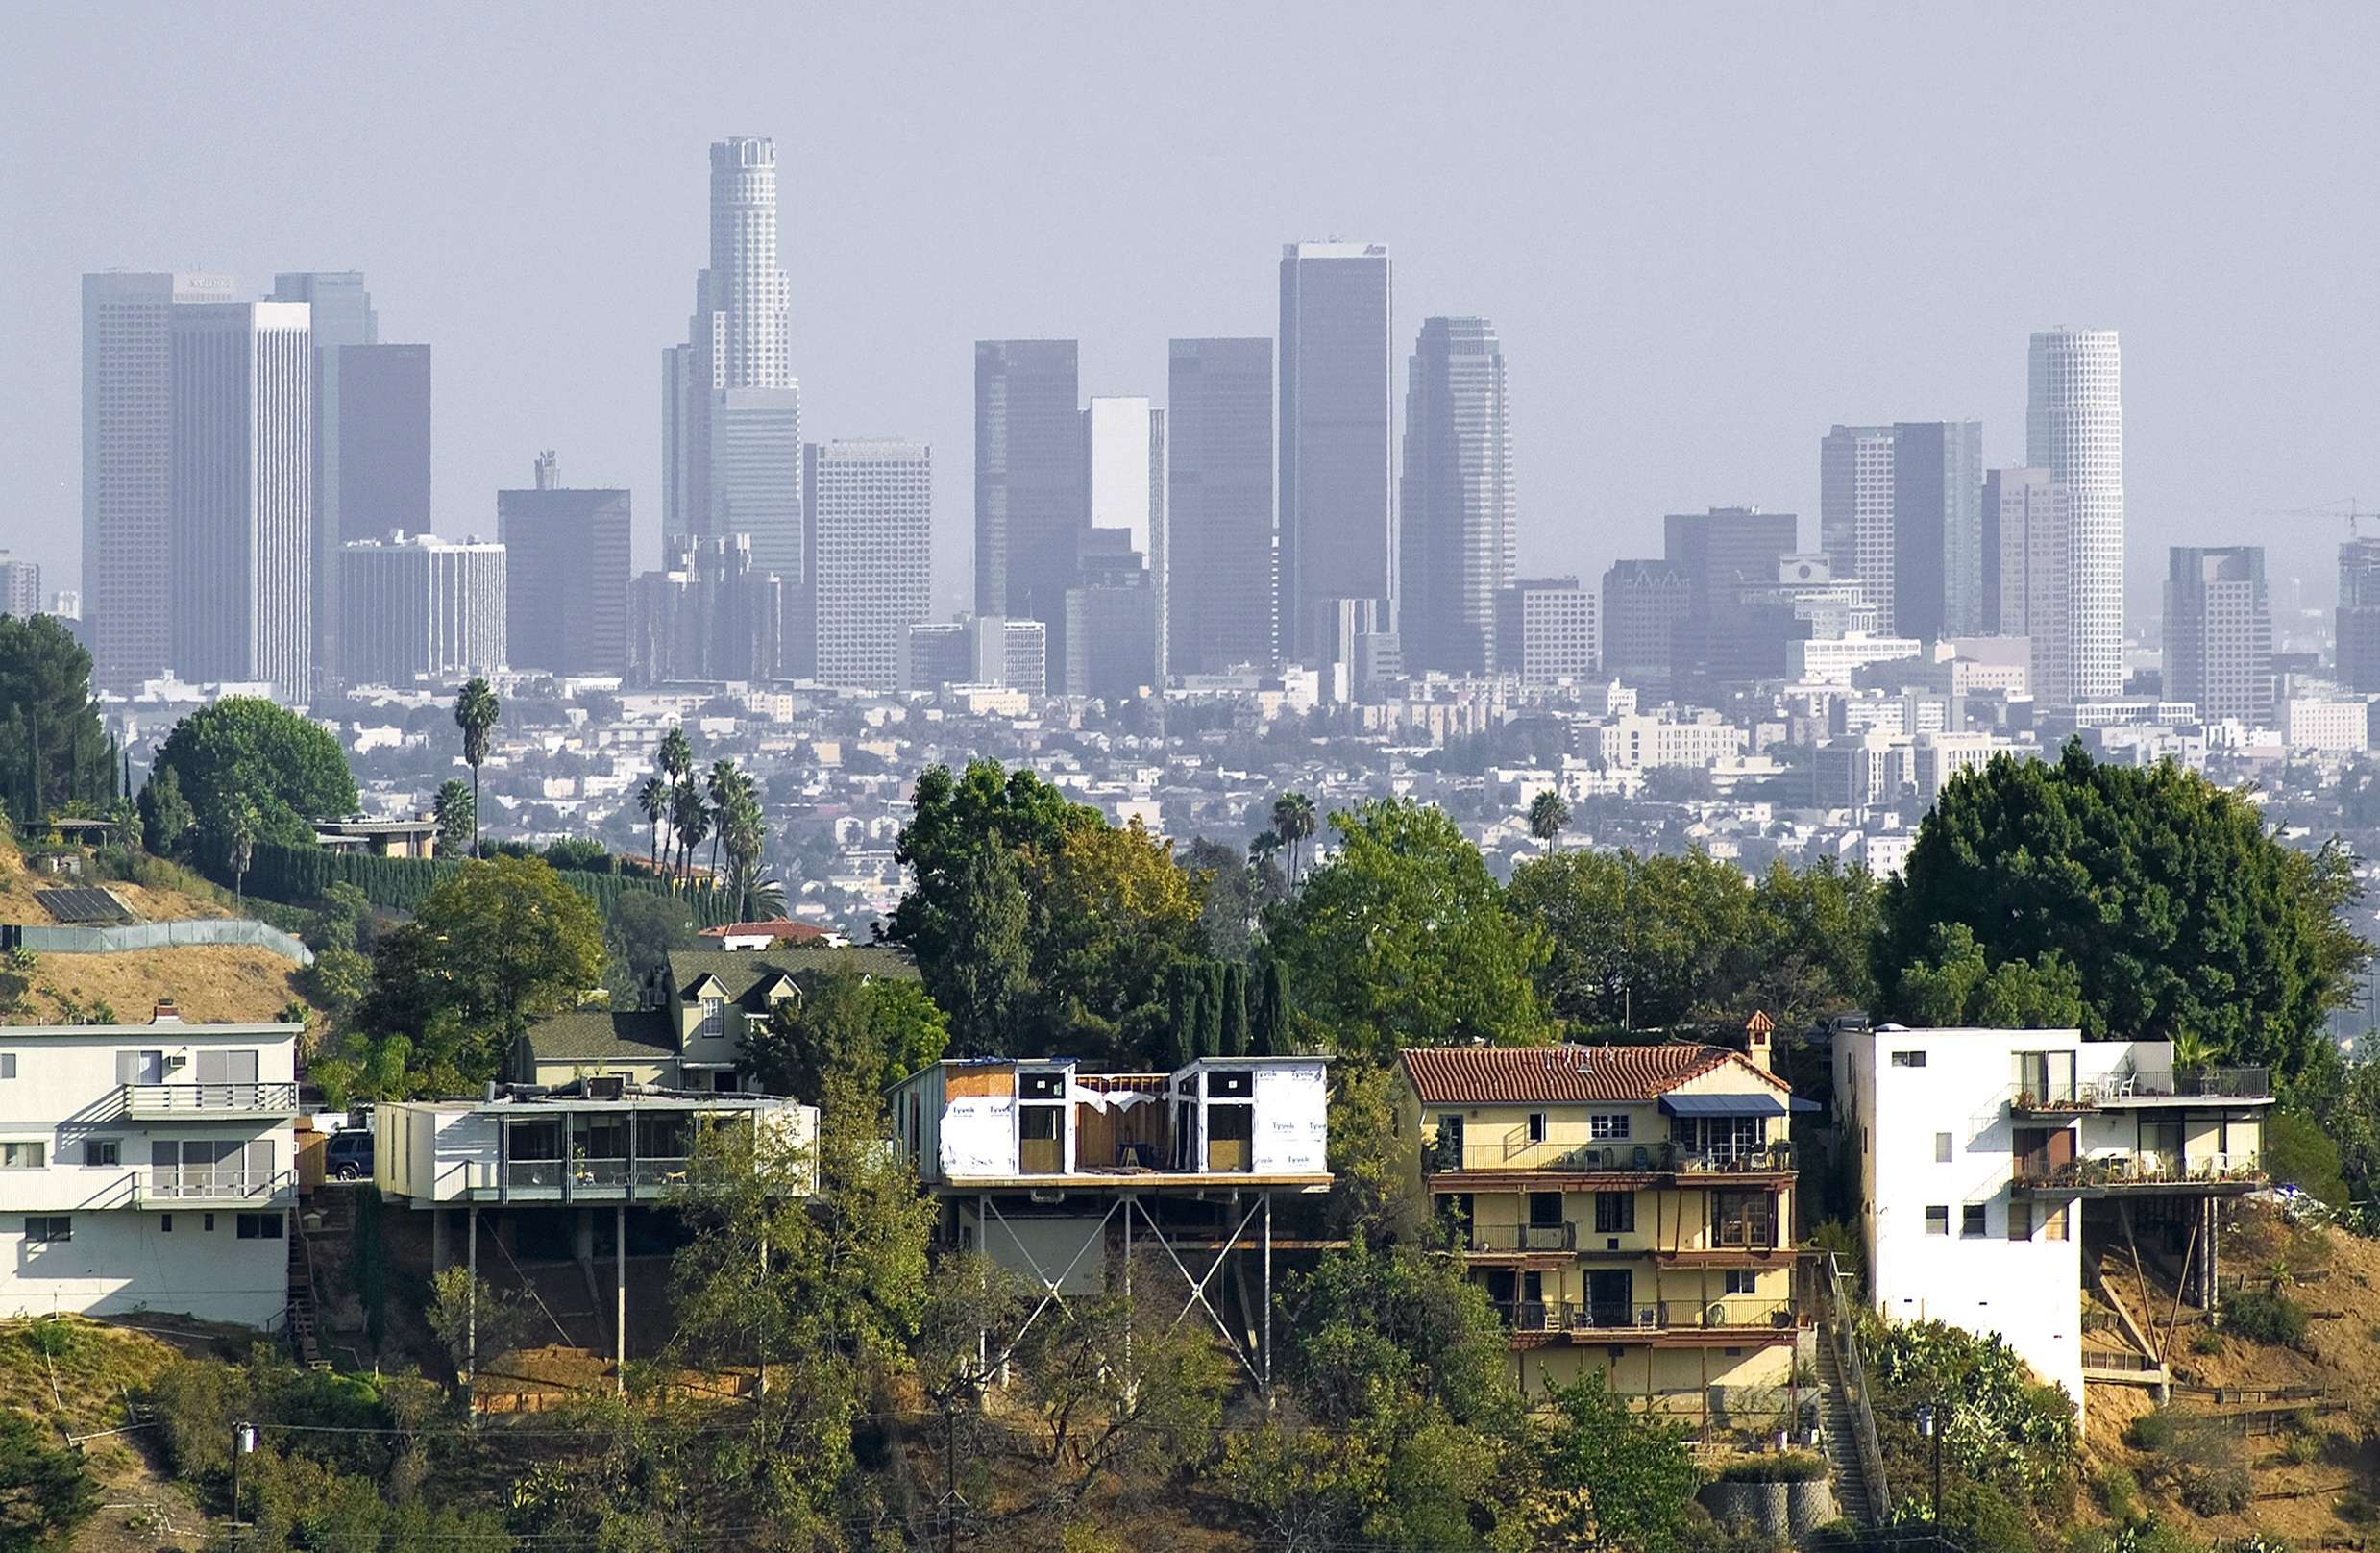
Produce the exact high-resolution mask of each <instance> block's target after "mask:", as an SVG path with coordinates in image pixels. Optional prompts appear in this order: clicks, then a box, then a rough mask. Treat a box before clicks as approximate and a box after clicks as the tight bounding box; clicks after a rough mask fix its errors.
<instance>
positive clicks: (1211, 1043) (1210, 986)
mask: <svg viewBox="0 0 2380 1553" xmlns="http://www.w3.org/2000/svg"><path fill="white" fill-rule="evenodd" d="M1198 979H1199V984H1200V985H1199V995H1198V1054H1199V1055H1200V1056H1202V1057H1220V1056H1222V1055H1224V1054H1225V1053H1224V1050H1223V962H1222V961H1220V960H1209V961H1207V962H1206V963H1205V964H1203V965H1201V966H1200V967H1199V976H1198Z"/></svg>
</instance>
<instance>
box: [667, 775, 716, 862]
mask: <svg viewBox="0 0 2380 1553" xmlns="http://www.w3.org/2000/svg"><path fill="white" fill-rule="evenodd" d="M670 828H672V829H673V830H675V831H676V832H677V873H678V876H679V877H680V878H682V879H685V880H686V881H688V882H689V883H691V882H692V881H693V878H694V850H695V849H696V848H697V847H699V846H701V845H702V838H703V837H704V836H706V835H709V834H710V831H711V806H710V805H709V804H708V803H705V802H704V801H702V789H701V788H699V787H698V786H696V785H695V782H694V778H693V777H684V778H682V779H680V780H679V782H678V784H677V786H676V787H675V788H673V789H672V790H671V792H670Z"/></svg>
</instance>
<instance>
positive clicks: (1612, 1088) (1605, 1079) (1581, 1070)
mask: <svg viewBox="0 0 2380 1553" xmlns="http://www.w3.org/2000/svg"><path fill="white" fill-rule="evenodd" d="M1398 1058H1399V1060H1400V1061H1402V1062H1403V1063H1404V1065H1405V1076H1406V1080H1407V1082H1409V1083H1411V1085H1412V1086H1413V1093H1414V1094H1416V1095H1418V1096H1419V1097H1421V1098H1422V1100H1423V1101H1424V1102H1425V1103H1428V1104H1432V1105H1525V1104H1529V1103H1531V1102H1533V1101H1541V1100H1553V1101H1563V1100H1650V1099H1654V1098H1656V1097H1659V1096H1660V1095H1662V1094H1664V1093H1665V1092H1667V1091H1669V1090H1671V1089H1675V1088H1676V1087H1677V1086H1678V1085H1680V1084H1682V1083H1684V1082H1685V1081H1686V1080H1687V1079H1689V1078H1694V1077H1697V1076H1699V1075H1701V1074H1703V1073H1706V1072H1710V1071H1711V1070H1712V1069H1714V1068H1718V1067H1721V1066H1723V1065H1725V1064H1727V1063H1730V1062H1735V1061H1743V1065H1744V1068H1745V1071H1746V1072H1748V1073H1759V1070H1758V1069H1756V1068H1754V1067H1753V1066H1752V1065H1751V1063H1750V1062H1749V1060H1746V1059H1744V1056H1743V1053H1742V1052H1740V1051H1734V1050H1731V1049H1730V1048H1726V1047H1706V1046H1696V1045H1688V1044H1684V1043H1673V1044H1671V1045H1668V1046H1657V1047H1577V1046H1564V1047H1416V1048H1411V1049H1410V1050H1406V1051H1402V1052H1399V1053H1398ZM1759 1076H1761V1077H1762V1078H1764V1079H1766V1080H1767V1081H1768V1082H1769V1083H1770V1084H1773V1085H1775V1086H1776V1087H1777V1088H1778V1089H1780V1090H1781V1089H1783V1088H1785V1084H1784V1081H1783V1080H1781V1079H1779V1078H1777V1077H1775V1076H1773V1075H1770V1074H1765V1073H1759Z"/></svg>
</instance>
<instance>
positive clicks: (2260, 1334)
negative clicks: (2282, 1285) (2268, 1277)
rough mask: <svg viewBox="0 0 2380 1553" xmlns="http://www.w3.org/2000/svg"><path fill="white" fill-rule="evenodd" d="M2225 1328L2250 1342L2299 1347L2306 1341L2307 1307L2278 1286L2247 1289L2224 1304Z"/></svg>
mask: <svg viewBox="0 0 2380 1553" xmlns="http://www.w3.org/2000/svg"><path fill="white" fill-rule="evenodd" d="M2223 1330H2224V1331H2226V1332H2237V1333H2239V1334H2240V1336H2242V1337H2244V1338H2245V1339H2247V1340H2248V1341H2249V1342H2250V1343H2266V1344H2269V1345H2270V1346H2273V1347H2282V1348H2295V1347H2300V1346H2302V1345H2303V1344H2304V1343H2305V1341H2306V1308H2305V1307H2304V1306H2303V1305H2300V1304H2298V1303H2297V1302H2296V1301H2295V1300H2294V1299H2292V1298H2290V1297H2289V1296H2288V1295H2287V1294H2282V1293H2281V1292H2280V1291H2278V1290H2260V1289H2251V1290H2247V1291H2245V1292H2243V1293H2241V1294H2234V1295H2232V1296H2231V1302H2230V1303H2229V1304H2228V1305H2226V1306H2224V1307H2223Z"/></svg>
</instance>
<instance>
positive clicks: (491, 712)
mask: <svg viewBox="0 0 2380 1553" xmlns="http://www.w3.org/2000/svg"><path fill="white" fill-rule="evenodd" d="M503 710H504V709H503V703H500V702H498V701H497V699H496V692H495V691H493V690H491V689H489V688H488V682H487V678H486V676H484V675H474V676H473V677H472V678H471V682H470V683H469V684H466V685H464V686H463V690H462V694H461V695H459V696H456V697H455V698H454V726H455V727H458V728H461V729H462V730H463V764H464V765H466V766H469V767H470V768H471V855H472V856H474V857H477V856H478V855H479V762H481V761H483V760H485V759H486V758H487V737H488V734H489V733H490V732H492V731H493V730H494V729H495V727H496V720H497V719H498V718H499V717H502V716H503Z"/></svg>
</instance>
